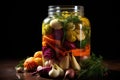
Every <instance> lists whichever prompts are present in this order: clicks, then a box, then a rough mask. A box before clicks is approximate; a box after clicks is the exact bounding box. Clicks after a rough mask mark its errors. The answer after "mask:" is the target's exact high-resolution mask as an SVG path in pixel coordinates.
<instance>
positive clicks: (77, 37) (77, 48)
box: [42, 15, 91, 60]
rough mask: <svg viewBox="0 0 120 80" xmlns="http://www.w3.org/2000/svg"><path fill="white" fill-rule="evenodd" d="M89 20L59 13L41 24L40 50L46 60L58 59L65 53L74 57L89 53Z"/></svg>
mask: <svg viewBox="0 0 120 80" xmlns="http://www.w3.org/2000/svg"><path fill="white" fill-rule="evenodd" d="M90 36H91V34H90V22H89V20H88V19H87V18H85V17H80V16H75V15H59V16H55V17H54V18H47V19H45V20H44V21H43V24H42V51H43V56H44V58H45V59H46V60H47V59H48V60H49V59H55V60H57V59H58V60H59V58H60V57H62V56H65V55H66V53H71V54H72V55H74V56H75V57H83V56H89V55H90Z"/></svg>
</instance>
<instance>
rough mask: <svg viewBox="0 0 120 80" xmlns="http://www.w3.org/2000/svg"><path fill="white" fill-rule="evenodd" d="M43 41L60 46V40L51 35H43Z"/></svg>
mask: <svg viewBox="0 0 120 80" xmlns="http://www.w3.org/2000/svg"><path fill="white" fill-rule="evenodd" d="M43 41H46V43H47V42H49V43H51V44H54V45H57V46H61V41H60V40H55V39H53V38H52V37H51V36H43Z"/></svg>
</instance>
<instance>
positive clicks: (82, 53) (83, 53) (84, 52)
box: [71, 46, 90, 56]
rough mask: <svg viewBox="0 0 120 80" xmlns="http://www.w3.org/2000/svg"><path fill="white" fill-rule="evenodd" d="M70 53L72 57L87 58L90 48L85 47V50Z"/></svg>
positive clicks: (73, 50) (75, 50)
mask: <svg viewBox="0 0 120 80" xmlns="http://www.w3.org/2000/svg"><path fill="white" fill-rule="evenodd" d="M71 52H72V53H73V55H74V56H89V55H90V47H88V46H86V48H85V49H72V50H71Z"/></svg>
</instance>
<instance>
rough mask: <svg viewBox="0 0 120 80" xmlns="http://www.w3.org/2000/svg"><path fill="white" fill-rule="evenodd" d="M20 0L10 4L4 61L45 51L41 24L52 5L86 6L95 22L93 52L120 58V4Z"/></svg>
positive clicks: (91, 0) (98, 0)
mask: <svg viewBox="0 0 120 80" xmlns="http://www.w3.org/2000/svg"><path fill="white" fill-rule="evenodd" d="M44 1H45V2H43V1H42V0H38V1H37V0H31V1H25V0H24V1H23V0H16V1H10V2H7V5H6V7H7V10H6V11H7V20H8V21H7V24H8V40H7V41H8V44H7V45H6V47H7V48H6V51H7V52H6V51H5V52H6V53H7V54H3V55H4V56H5V57H3V56H1V59H2V58H3V59H17V58H25V57H27V56H33V54H34V52H36V51H38V50H41V24H42V21H43V19H44V18H46V17H47V13H48V12H47V9H48V6H49V5H83V6H84V8H85V16H86V17H88V18H89V20H90V22H91V31H92V35H91V36H92V37H91V46H92V49H91V51H92V52H94V53H95V54H97V55H102V56H103V58H104V59H119V53H120V52H119V50H120V47H119V44H120V42H119V41H120V39H119V33H120V30H119V27H120V26H119V25H120V22H119V20H117V19H119V18H120V15H118V14H119V13H118V7H117V6H118V5H115V4H114V2H113V1H112V0H108V1H106V2H105V0H44Z"/></svg>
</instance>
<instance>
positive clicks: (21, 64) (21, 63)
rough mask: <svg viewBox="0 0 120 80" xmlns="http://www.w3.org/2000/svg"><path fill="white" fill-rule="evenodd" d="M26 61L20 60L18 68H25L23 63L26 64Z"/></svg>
mask: <svg viewBox="0 0 120 80" xmlns="http://www.w3.org/2000/svg"><path fill="white" fill-rule="evenodd" d="M24 61H25V59H23V60H20V61H19V63H18V64H17V65H16V67H22V68H23V67H24V65H23V63H24Z"/></svg>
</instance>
